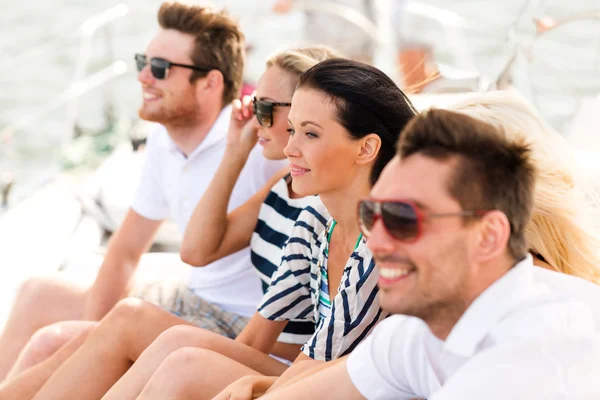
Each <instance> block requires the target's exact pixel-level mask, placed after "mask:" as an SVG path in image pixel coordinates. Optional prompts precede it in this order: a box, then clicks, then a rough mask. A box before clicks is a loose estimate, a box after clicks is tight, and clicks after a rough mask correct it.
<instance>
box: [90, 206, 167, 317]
mask: <svg viewBox="0 0 600 400" xmlns="http://www.w3.org/2000/svg"><path fill="white" fill-rule="evenodd" d="M161 222H162V221H155V220H151V219H148V218H144V217H142V216H141V215H140V214H138V213H136V212H135V211H133V209H130V210H129V211H128V212H127V215H126V216H125V219H124V221H123V223H122V224H121V226H120V227H119V229H118V230H117V232H115V233H114V235H113V237H112V238H111V239H110V242H109V244H108V250H107V252H106V256H105V257H104V262H103V263H102V266H101V267H100V271H99V272H98V276H97V277H96V281H95V282H94V285H93V286H92V287H91V288H90V290H89V292H88V293H87V298H86V304H85V311H84V318H85V319H90V320H100V319H101V318H102V317H104V315H105V314H106V313H107V312H108V311H110V309H111V308H112V307H113V306H114V305H115V304H116V303H117V302H118V301H119V300H120V299H121V298H123V297H124V296H125V295H126V293H127V291H128V290H129V285H130V280H131V277H132V275H133V272H134V271H135V269H136V268H137V265H138V263H139V261H140V257H141V256H142V254H144V253H145V252H146V251H147V250H148V248H149V247H150V245H151V243H152V238H153V237H154V234H155V233H156V231H157V230H158V227H159V226H160V224H161Z"/></svg>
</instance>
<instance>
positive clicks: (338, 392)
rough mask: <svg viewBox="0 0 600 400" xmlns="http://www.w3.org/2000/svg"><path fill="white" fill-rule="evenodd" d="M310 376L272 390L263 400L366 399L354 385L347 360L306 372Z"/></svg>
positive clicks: (326, 364)
mask: <svg viewBox="0 0 600 400" xmlns="http://www.w3.org/2000/svg"><path fill="white" fill-rule="evenodd" d="M306 373H307V374H308V376H305V377H304V378H302V379H299V380H297V381H294V382H291V381H290V382H289V384H287V385H284V386H283V387H280V388H278V389H273V390H270V391H269V392H268V393H267V394H266V395H265V396H263V397H261V399H265V400H270V399H286V400H295V399H297V400H304V399H319V398H322V397H323V395H324V394H326V397H327V399H331V400H338V399H339V400H363V399H364V397H363V396H362V395H361V394H360V392H359V391H358V390H357V389H356V388H355V387H354V385H353V384H352V380H351V379H350V375H349V374H348V370H347V369H346V359H345V358H342V359H340V360H339V361H334V362H329V363H325V364H324V365H323V366H320V367H319V368H317V369H312V370H310V371H309V372H306Z"/></svg>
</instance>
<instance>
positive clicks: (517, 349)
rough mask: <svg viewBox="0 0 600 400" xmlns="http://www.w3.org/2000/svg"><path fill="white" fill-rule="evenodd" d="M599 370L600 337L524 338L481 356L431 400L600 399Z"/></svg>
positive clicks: (482, 353)
mask: <svg viewBox="0 0 600 400" xmlns="http://www.w3.org/2000/svg"><path fill="white" fill-rule="evenodd" d="M515 354H518V360H516V359H515ZM517 361H518V364H517ZM599 369H600V335H597V334H594V335H585V336H581V335H571V336H569V335H560V337H553V336H552V335H548V336H542V337H539V338H535V339H530V340H525V341H520V340H519V341H516V342H512V343H508V344H505V345H501V346H495V347H492V348H490V349H487V350H484V351H482V352H481V353H478V354H477V355H476V356H475V357H473V358H472V359H471V360H469V362H468V363H467V364H465V366H464V367H463V368H461V369H460V370H459V371H458V372H457V373H456V374H455V375H453V376H452V377H451V378H450V379H449V380H448V381H447V382H446V383H444V386H443V387H442V388H441V390H439V391H438V392H437V393H436V394H434V395H433V396H431V397H430V398H429V399H428V400H456V399H486V400H506V399H511V400H529V399H543V400H584V399H586V400H592V399H593V400H597V399H600V379H598V371H599Z"/></svg>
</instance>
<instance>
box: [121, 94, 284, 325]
mask: <svg viewBox="0 0 600 400" xmlns="http://www.w3.org/2000/svg"><path fill="white" fill-rule="evenodd" d="M230 114H231V106H228V107H225V108H224V109H223V111H222V112H221V114H220V115H219V117H218V118H217V120H216V121H215V123H214V125H213V126H212V128H211V130H210V131H209V132H208V134H207V135H206V137H205V138H204V140H203V141H202V143H200V145H199V146H198V147H197V148H196V149H195V150H194V151H193V152H192V153H191V154H190V155H189V156H188V157H187V158H186V157H185V156H184V154H183V153H182V152H181V151H180V150H179V149H178V148H177V146H176V144H175V143H174V142H173V141H172V140H171V138H170V137H169V135H168V133H167V131H166V129H165V128H164V127H160V129H158V130H156V131H155V132H152V134H151V135H150V136H149V137H148V142H147V145H146V152H147V155H146V162H145V165H144V169H143V171H142V177H141V180H140V184H139V187H138V189H137V192H136V194H135V197H134V200H133V205H132V208H133V210H134V211H135V212H137V213H138V214H140V215H141V216H143V217H145V218H148V219H152V220H162V219H166V218H170V219H172V220H173V221H175V223H176V224H177V226H178V228H179V231H180V232H181V234H182V235H183V234H184V232H185V228H186V226H187V224H188V222H189V220H190V217H191V216H192V213H193V211H194V209H195V207H196V204H197V203H198V201H199V200H200V198H201V197H202V195H203V194H204V191H205V190H206V189H207V188H208V185H209V184H210V182H211V180H212V178H213V176H214V174H215V172H216V170H217V168H218V166H219V164H220V163H221V159H222V158H223V154H224V152H225V147H226V144H227V130H228V127H229V118H230ZM286 164H287V161H285V160H279V161H269V160H266V159H265V158H264V157H263V156H262V153H261V148H260V147H258V146H257V147H256V148H255V149H253V151H252V152H251V153H250V157H249V158H248V162H247V163H246V165H245V167H244V169H243V170H242V173H241V175H240V178H239V179H238V181H237V183H236V185H235V187H234V190H233V193H232V195H231V199H230V201H229V205H228V210H229V211H231V210H234V209H235V208H237V207H239V206H240V205H242V204H243V203H245V202H246V201H247V200H248V199H249V198H250V197H252V196H253V195H254V194H255V193H256V192H257V191H258V190H259V189H261V188H262V187H263V186H264V185H265V184H266V182H267V180H268V179H269V178H270V177H271V176H272V175H273V174H274V173H275V172H277V171H278V170H279V169H281V168H282V167H283V166H285V165H286ZM206 212H210V210H206ZM165 268H168V265H166V266H165ZM189 287H190V288H191V289H192V290H194V292H196V294H198V295H199V296H202V297H203V298H204V299H206V300H208V301H210V302H212V303H216V304H218V305H221V306H223V307H224V308H225V309H227V310H229V311H232V312H236V313H238V314H241V315H244V316H251V315H253V314H254V312H255V311H256V306H257V305H258V303H259V302H260V300H261V298H262V294H263V292H262V287H261V283H260V279H259V278H258V276H257V275H256V272H254V270H253V267H252V264H251V262H250V251H249V249H248V248H246V249H243V250H241V251H239V252H237V253H234V254H231V255H230V256H227V257H224V258H222V259H220V260H217V261H215V262H213V263H211V264H209V265H207V266H205V267H201V268H194V269H192V272H191V275H190V281H189Z"/></svg>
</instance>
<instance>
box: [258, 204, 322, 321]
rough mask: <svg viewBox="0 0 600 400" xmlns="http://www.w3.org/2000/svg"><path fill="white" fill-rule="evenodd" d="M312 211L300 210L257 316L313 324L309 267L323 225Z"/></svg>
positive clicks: (308, 209) (318, 245)
mask: <svg viewBox="0 0 600 400" xmlns="http://www.w3.org/2000/svg"><path fill="white" fill-rule="evenodd" d="M313 213H316V211H314V210H313V209H312V207H307V208H306V209H304V210H302V212H301V213H300V215H299V216H298V220H297V221H296V223H295V225H294V228H293V230H292V233H291V235H290V239H289V240H288V242H287V243H286V245H285V247H284V249H283V256H282V259H281V264H280V265H279V267H278V268H277V271H275V273H274V274H273V276H272V278H271V283H270V285H269V288H268V289H267V292H266V293H265V295H264V297H263V300H262V302H261V304H260V306H259V307H258V312H259V313H260V314H261V315H262V316H263V317H265V318H267V319H270V320H275V321H281V320H290V321H314V320H315V318H314V306H313V303H312V296H311V291H310V276H311V264H312V262H313V258H314V252H315V249H316V250H317V251H318V248H319V247H320V242H319V239H318V235H319V233H320V231H324V229H325V226H324V224H323V223H322V222H321V221H319V220H318V219H317V218H315V215H314V214H313Z"/></svg>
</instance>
